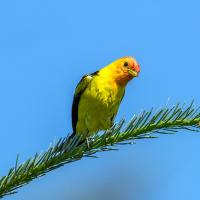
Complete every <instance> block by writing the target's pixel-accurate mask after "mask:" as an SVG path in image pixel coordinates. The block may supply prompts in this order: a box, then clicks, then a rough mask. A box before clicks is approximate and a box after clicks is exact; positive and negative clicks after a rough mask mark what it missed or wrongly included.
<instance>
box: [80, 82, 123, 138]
mask: <svg viewBox="0 0 200 200" xmlns="http://www.w3.org/2000/svg"><path fill="white" fill-rule="evenodd" d="M123 94H124V88H122V87H119V86H117V85H113V84H112V83H109V82H107V83H106V82H102V80H95V81H92V82H91V84H90V85H89V86H88V87H87V89H86V90H85V91H84V93H83V94H82V96H81V99H80V102H79V108H78V122H77V126H76V132H77V133H82V134H85V135H87V136H88V135H92V134H94V133H95V132H97V131H99V130H106V129H108V128H110V127H111V126H112V120H113V118H114V117H115V115H116V114H117V111H118V108H119V104H120V102H121V99H122V97H123Z"/></svg>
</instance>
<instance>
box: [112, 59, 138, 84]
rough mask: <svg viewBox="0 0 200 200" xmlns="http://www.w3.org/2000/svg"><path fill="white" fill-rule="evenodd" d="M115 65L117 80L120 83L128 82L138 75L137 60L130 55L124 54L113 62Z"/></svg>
mask: <svg viewBox="0 0 200 200" xmlns="http://www.w3.org/2000/svg"><path fill="white" fill-rule="evenodd" d="M114 65H115V67H116V72H117V73H116V77H117V82H118V83H119V84H121V85H124V84H126V83H128V81H130V80H131V79H133V78H134V77H138V75H139V73H140V66H139V64H138V63H137V61H136V60H135V59H134V58H133V57H131V56H126V57H123V58H120V59H119V60H116V61H115V62H114Z"/></svg>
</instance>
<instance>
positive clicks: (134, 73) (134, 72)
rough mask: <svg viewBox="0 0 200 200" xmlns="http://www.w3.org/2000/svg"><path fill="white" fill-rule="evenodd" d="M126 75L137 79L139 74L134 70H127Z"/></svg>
mask: <svg viewBox="0 0 200 200" xmlns="http://www.w3.org/2000/svg"><path fill="white" fill-rule="evenodd" d="M128 73H129V74H130V75H131V76H132V77H138V75H139V73H138V72H136V71H135V70H132V69H128Z"/></svg>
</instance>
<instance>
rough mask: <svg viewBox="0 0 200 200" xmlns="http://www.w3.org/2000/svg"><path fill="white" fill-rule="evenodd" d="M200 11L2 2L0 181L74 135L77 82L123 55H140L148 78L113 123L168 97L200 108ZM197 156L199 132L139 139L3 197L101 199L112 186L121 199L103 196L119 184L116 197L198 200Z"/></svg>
mask: <svg viewBox="0 0 200 200" xmlns="http://www.w3.org/2000/svg"><path fill="white" fill-rule="evenodd" d="M199 8H200V2H199V1H198V0H190V1H184V0H176V1H174V0H168V1H159V0H138V1H132V0H123V1H118V0H111V1H106V0H101V1H92V0H90V1H88V0H85V1H64V0H61V1H51V0H49V1H46V0H44V1H39V0H34V1H25V0H24V1H21V0H18V1H5V0H3V1H1V2H0V29H1V31H0V91H1V94H0V133H1V145H0V161H1V170H0V175H5V174H6V173H7V170H8V169H9V168H10V167H11V166H13V165H14V164H15V158H16V155H17V154H19V155H20V160H21V161H23V160H25V159H27V158H28V157H30V156H32V155H33V154H34V153H35V152H36V151H41V150H45V149H46V148H47V147H48V145H49V144H50V143H51V142H52V141H54V140H56V139H58V138H60V137H61V136H65V135H66V134H67V133H69V132H71V119H70V117H71V113H70V112H71V103H72V97H73V92H74V88H75V86H76V84H77V83H78V81H79V79H80V78H81V76H83V75H84V74H86V73H90V72H94V71H95V70H97V69H99V68H101V67H102V66H105V65H107V64H108V63H110V62H111V61H113V60H115V59H117V58H119V57H122V56H125V55H133V56H134V57H136V59H137V60H138V62H139V63H140V65H141V74H140V77H139V78H138V79H136V80H134V81H132V82H131V83H130V84H129V86H128V88H127V92H126V96H125V98H124V101H123V103H122V105H121V107H120V111H119V113H118V116H117V119H116V121H119V119H121V118H122V117H123V116H125V117H126V119H130V117H131V116H132V115H133V114H134V113H139V112H140V110H141V109H150V108H151V107H152V106H153V107H155V108H158V107H160V106H163V105H165V104H166V102H167V100H168V98H170V103H169V104H173V103H176V102H177V101H181V102H186V103H189V102H190V101H191V100H192V99H195V102H196V105H199V104H200V93H199V74H200V59H199V55H200V54H199V52H200V26H199V21H200V12H199ZM199 152H200V134H198V133H189V132H185V131H182V132H181V133H179V134H177V135H169V136H164V135H161V136H160V138H159V139H154V140H143V141H142V140H140V141H137V142H136V145H132V146H124V147H120V151H118V152H106V153H101V154H99V156H100V158H99V159H93V160H92V159H84V160H81V161H79V162H76V163H73V164H70V165H66V166H64V167H62V168H60V169H58V170H56V171H54V172H52V173H49V174H48V175H47V176H45V177H42V178H40V179H37V180H35V181H33V182H32V183H30V184H29V185H27V186H26V187H23V188H22V189H20V190H19V193H18V194H17V195H14V196H9V197H7V198H6V199H8V200H11V199H12V200H18V199H20V200H35V199H44V200H45V199H48V200H55V199H60V200H66V199H71V200H80V199H81V200H88V199H95V200H97V197H94V196H95V195H97V196H100V195H103V194H107V190H108V188H109V190H110V191H112V190H113V193H114V194H107V198H105V197H104V199H106V200H112V199H113V198H114V197H112V195H116V192H117V191H119V186H120V187H121V190H122V191H120V193H121V194H123V198H120V195H117V196H118V197H119V200H121V199H124V200H130V199H133V197H135V199H139V200H140V199H142V200H143V199H148V200H149V199H154V200H157V199H159V200H160V199H162V200H176V199H182V200H186V199H200V192H199V186H200V183H199V180H200V172H199V169H200V157H199ZM91 191H92V192H91ZM110 193H112V192H110ZM79 195H80V196H81V198H79ZM109 195H110V196H109ZM102 198H103V197H102ZM102 198H101V197H100V199H102ZM114 199H116V198H114Z"/></svg>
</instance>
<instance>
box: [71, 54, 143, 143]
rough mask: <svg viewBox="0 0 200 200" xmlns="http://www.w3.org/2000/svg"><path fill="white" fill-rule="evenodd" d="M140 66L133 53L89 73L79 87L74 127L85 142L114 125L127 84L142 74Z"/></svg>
mask: <svg viewBox="0 0 200 200" xmlns="http://www.w3.org/2000/svg"><path fill="white" fill-rule="evenodd" d="M139 73H140V65H139V64H138V63H137V61H136V60H135V58H133V57H132V56H125V57H122V58H119V59H117V60H115V61H114V62H112V63H110V64H108V65H107V66H105V67H103V68H101V69H100V70H98V71H96V72H94V73H91V74H86V75H84V76H83V77H82V79H81V80H80V81H79V83H78V85H77V86H76V89H75V93H74V98H73V103H72V128H73V133H72V134H71V136H70V138H73V137H74V136H75V135H76V136H78V137H80V138H82V139H81V142H80V144H81V143H83V141H85V140H86V139H87V138H89V137H91V136H93V135H94V134H95V133H97V132H98V131H102V130H108V129H109V128H110V127H112V125H113V122H114V119H115V117H116V115H117V112H118V109H119V106H120V103H121V102H122V99H123V97H124V94H125V88H126V85H127V84H128V82H129V81H130V80H132V79H133V78H135V77H138V75H139Z"/></svg>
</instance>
